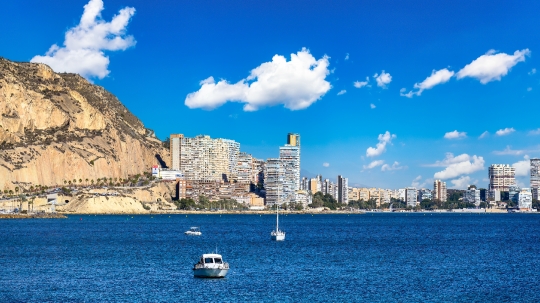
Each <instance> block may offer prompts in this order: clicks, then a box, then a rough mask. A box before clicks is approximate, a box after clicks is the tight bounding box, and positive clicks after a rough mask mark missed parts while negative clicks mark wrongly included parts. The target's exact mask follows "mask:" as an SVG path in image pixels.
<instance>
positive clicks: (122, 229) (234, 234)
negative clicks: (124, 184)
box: [0, 213, 540, 302]
mask: <svg viewBox="0 0 540 303" xmlns="http://www.w3.org/2000/svg"><path fill="white" fill-rule="evenodd" d="M274 224H275V216H272V215H224V214H223V215H219V214H210V215H187V216H186V215H153V216H151V215H139V216H135V215H134V216H127V215H123V216H120V215H119V216H112V215H111V216H94V215H91V216H89V215H71V216H69V218H68V219H26V220H1V221H0V302H539V301H540V288H539V286H540V283H539V281H540V262H539V261H540V215H531V214H528V215H527V214H439V213H437V214H435V213H434V214H430V213H427V214H423V213H415V214H402V213H400V214H395V213H394V214H390V213H386V214H384V213H374V214H370V213H368V214H363V215H360V214H357V215H352V214H351V215H346V214H345V215H283V216H280V226H281V227H282V229H283V230H285V231H286V232H287V238H286V240H285V241H284V242H272V241H270V232H271V230H272V229H273V227H274ZM190 226H200V227H201V231H202V232H203V235H202V236H201V237H189V236H185V235H184V231H186V230H188V229H189V227H190ZM216 249H217V251H218V253H220V254H222V255H223V257H224V259H225V261H227V262H229V264H230V267H231V270H230V271H229V274H228V275H227V277H226V278H225V279H220V280H208V279H197V278H194V277H193V272H192V270H191V268H192V266H193V264H194V263H196V262H197V260H198V258H199V256H200V255H201V254H202V253H209V252H213V251H215V250H216Z"/></svg>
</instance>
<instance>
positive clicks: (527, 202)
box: [518, 188, 533, 209]
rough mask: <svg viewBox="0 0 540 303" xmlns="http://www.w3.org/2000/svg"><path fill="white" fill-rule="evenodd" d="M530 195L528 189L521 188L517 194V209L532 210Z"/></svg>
mask: <svg viewBox="0 0 540 303" xmlns="http://www.w3.org/2000/svg"><path fill="white" fill-rule="evenodd" d="M532 199H533V198H532V193H531V189H530V188H522V189H521V191H520V192H519V198H518V207H519V209H532Z"/></svg>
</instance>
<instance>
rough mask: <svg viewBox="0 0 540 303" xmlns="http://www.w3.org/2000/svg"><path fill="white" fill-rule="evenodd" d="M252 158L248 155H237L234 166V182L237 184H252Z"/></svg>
mask: <svg viewBox="0 0 540 303" xmlns="http://www.w3.org/2000/svg"><path fill="white" fill-rule="evenodd" d="M253 167H254V165H253V157H252V156H251V155H250V154H248V153H244V152H242V153H239V154H238V160H237V165H236V168H235V169H236V180H237V181H238V182H253V180H252V179H253Z"/></svg>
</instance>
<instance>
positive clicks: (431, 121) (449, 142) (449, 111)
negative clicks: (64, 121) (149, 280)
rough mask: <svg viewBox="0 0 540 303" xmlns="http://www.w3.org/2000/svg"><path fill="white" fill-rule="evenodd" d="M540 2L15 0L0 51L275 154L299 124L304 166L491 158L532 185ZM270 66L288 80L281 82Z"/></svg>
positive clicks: (386, 171)
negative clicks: (276, 80) (52, 0)
mask: <svg viewBox="0 0 540 303" xmlns="http://www.w3.org/2000/svg"><path fill="white" fill-rule="evenodd" d="M100 4H101V5H102V6H100ZM210 4H212V5H210ZM85 5H86V7H87V8H88V10H87V11H86V13H84V15H83V12H84V7H85ZM90 8H93V10H91V9H90ZM538 9H540V3H538V2H536V1H521V2H519V3H515V2H509V1H508V2H504V1H503V2H497V3H492V2H487V1H478V2H474V3H470V2H466V1H461V2H460V1H458V2H452V3H431V2H429V1H411V2H407V3H393V2H373V3H370V2H359V3H347V2H339V1H338V2H332V4H329V3H326V2H316V3H315V2H309V3H307V2H302V1H298V2H294V3H285V2H283V3H277V4H275V3H274V2H258V3H256V4H252V5H246V4H243V3H234V2H228V3H227V4H220V3H210V2H204V1H201V2H197V3H182V2H178V3H170V4H167V5H165V4H160V5H153V4H151V3H145V2H142V1H134V0H104V1H103V2H101V1H97V0H93V1H88V0H82V1H69V2H65V3H40V2H37V3H35V2H29V1H17V2H10V3H6V4H5V7H4V9H3V10H2V11H1V12H0V17H1V18H2V19H3V20H5V22H3V24H2V25H0V26H1V29H2V33H3V40H2V42H0V45H1V46H2V48H1V49H2V53H0V56H2V57H6V58H7V59H10V60H16V61H34V62H45V63H47V64H49V65H50V66H51V67H53V69H55V71H58V72H62V71H70V72H78V73H80V74H82V75H83V76H85V77H86V78H88V79H90V80H91V81H93V82H94V83H95V84H97V85H101V86H103V87H105V88H106V89H107V90H109V91H111V92H112V93H114V94H115V95H117V96H118V97H119V99H120V100H121V101H122V103H123V104H125V105H126V107H127V108H129V109H130V110H131V111H132V112H133V113H134V114H135V115H136V116H138V117H139V118H140V119H141V120H142V122H143V123H144V124H145V125H146V126H147V127H148V128H151V129H153V130H155V131H156V134H157V135H158V137H159V138H160V139H162V140H163V139H165V138H166V137H167V136H168V135H169V134H170V133H183V134H184V135H186V136H187V137H195V136H196V135H199V134H207V135H209V136H211V137H213V138H228V139H231V140H234V141H236V142H241V143H242V149H243V151H245V152H247V153H249V154H252V155H254V156H256V157H257V158H261V159H268V158H276V157H278V155H279V154H278V153H277V152H276V146H281V145H282V142H283V134H284V133H289V132H295V133H300V134H301V135H302V169H303V170H304V172H307V173H309V174H310V177H312V176H314V175H317V174H322V175H323V176H332V178H335V176H337V175H344V176H347V177H348V179H349V186H356V185H365V186H369V187H380V188H402V187H407V186H415V187H417V188H421V187H427V188H431V187H432V185H433V182H434V180H438V179H440V180H443V181H444V182H446V184H447V188H459V189H466V188H467V186H468V185H469V184H475V185H477V186H478V187H483V188H487V187H488V184H489V180H488V169H489V166H490V165H491V164H509V165H511V166H513V167H514V168H515V175H516V182H517V185H518V186H520V187H526V188H527V187H529V186H530V185H529V183H530V182H529V178H530V176H529V166H530V161H529V160H528V159H529V158H535V157H539V156H540V144H539V143H538V139H539V138H540V129H539V127H540V125H538V124H536V123H535V121H534V116H532V115H527V114H528V113H533V112H535V111H537V110H540V104H538V102H536V100H537V99H538V90H539V89H540V87H539V85H540V77H539V75H540V74H539V73H537V69H538V68H540V66H539V65H538V59H536V57H537V56H536V51H537V50H538V49H540V37H539V36H540V35H539V34H538V31H535V30H531V29H533V28H538V25H539V23H540V20H538V18H535V15H534V12H536V11H538ZM82 16H85V18H81V17H82ZM115 16H116V17H115ZM113 18H115V20H116V21H117V22H116V23H115V26H112V25H111V24H112V23H110V21H111V20H112V19H113ZM255 25H256V26H255ZM96 28H100V29H102V30H103V29H105V31H104V32H103V31H97V30H95V29H96ZM95 34H97V35H95ZM100 35H102V36H100ZM111 36H112V37H116V38H117V39H115V40H111V39H110V38H111ZM54 45H56V46H55V47H54ZM51 47H52V48H51ZM80 53H85V54H87V55H88V56H87V57H85V58H86V60H82V61H77V59H78V58H77V57H76V56H75V54H80ZM74 56H75V57H74ZM68 59H70V60H68ZM79 59H80V58H79ZM94 59H95V60H94ZM81 62H83V63H84V64H83V63H81ZM306 66H308V67H307V68H306ZM490 66H491V67H494V68H489V67H490ZM310 67H311V68H310ZM272 76H279V78H280V79H284V80H286V81H284V82H286V83H285V84H283V83H278V84H279V85H278V86H277V87H278V88H279V89H278V90H277V91H276V90H272V88H271V87H272V85H271V84H275V83H272V82H271V80H269V79H272ZM299 86H300V87H302V89H298V87H299ZM224 92H227V93H224ZM231 101H232V102H231ZM524 111H525V114H524V113H523V112H524ZM178 117H180V118H178ZM178 121H181V123H178ZM303 176H304V174H303V175H302V177H303Z"/></svg>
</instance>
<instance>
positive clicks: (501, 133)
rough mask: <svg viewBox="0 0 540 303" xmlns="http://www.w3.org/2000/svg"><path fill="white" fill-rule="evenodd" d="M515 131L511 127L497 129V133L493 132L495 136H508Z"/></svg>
mask: <svg viewBox="0 0 540 303" xmlns="http://www.w3.org/2000/svg"><path fill="white" fill-rule="evenodd" d="M515 131H516V130H515V129H514V128H513V127H511V128H508V127H507V128H504V129H499V130H498V131H496V132H495V134H496V135H497V136H506V135H509V134H511V133H513V132H515Z"/></svg>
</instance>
